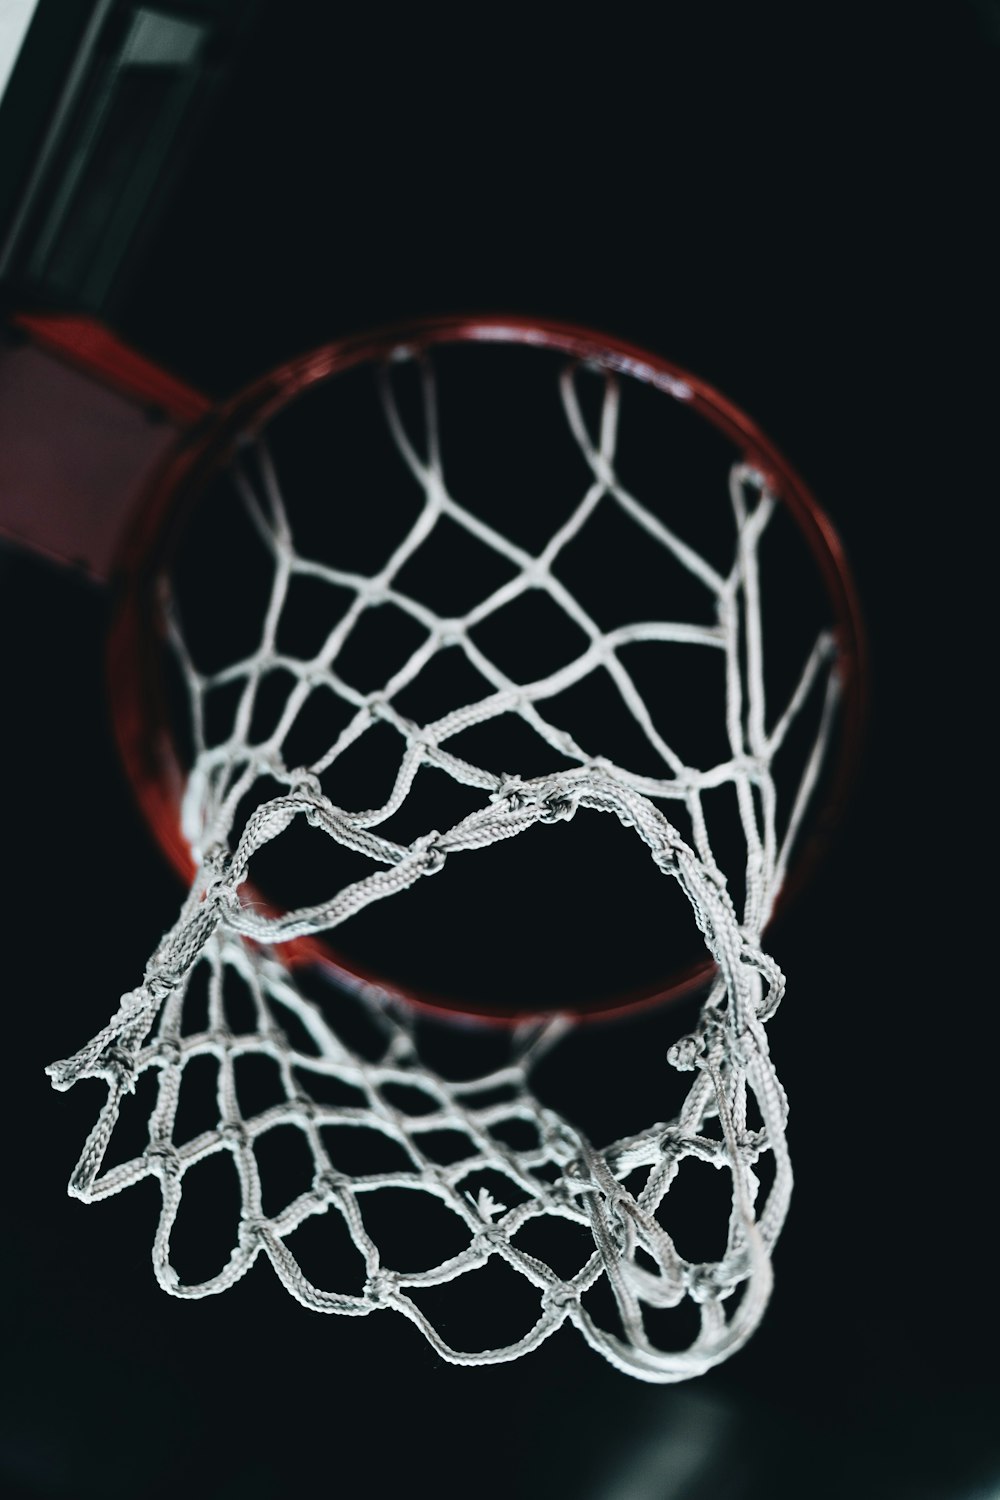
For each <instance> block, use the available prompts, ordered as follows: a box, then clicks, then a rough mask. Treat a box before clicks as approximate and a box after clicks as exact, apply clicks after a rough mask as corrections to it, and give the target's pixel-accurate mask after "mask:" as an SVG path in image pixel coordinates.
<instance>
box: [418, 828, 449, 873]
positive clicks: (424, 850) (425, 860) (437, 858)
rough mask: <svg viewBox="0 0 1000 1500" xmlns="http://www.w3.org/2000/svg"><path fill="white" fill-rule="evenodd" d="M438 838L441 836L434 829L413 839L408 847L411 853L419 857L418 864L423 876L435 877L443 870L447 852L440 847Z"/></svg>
mask: <svg viewBox="0 0 1000 1500" xmlns="http://www.w3.org/2000/svg"><path fill="white" fill-rule="evenodd" d="M440 838H441V835H440V833H439V832H438V830H437V829H436V828H435V829H432V830H431V832H430V833H425V834H423V835H422V837H421V838H419V839H415V840H414V842H413V843H412V844H411V845H410V850H411V852H412V853H413V854H419V855H420V856H421V860H420V863H421V865H422V867H423V870H422V873H423V874H424V875H436V874H437V873H438V871H439V870H441V869H443V868H444V862H445V860H446V859H447V857H448V851H447V849H443V848H442V847H441V843H440Z"/></svg>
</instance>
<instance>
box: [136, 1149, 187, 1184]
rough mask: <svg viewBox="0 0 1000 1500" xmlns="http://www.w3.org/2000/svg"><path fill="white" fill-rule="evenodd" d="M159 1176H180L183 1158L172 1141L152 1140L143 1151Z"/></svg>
mask: <svg viewBox="0 0 1000 1500" xmlns="http://www.w3.org/2000/svg"><path fill="white" fill-rule="evenodd" d="M143 1154H144V1156H145V1158H146V1160H147V1161H148V1162H149V1163H150V1165H151V1166H152V1168H153V1170H154V1171H155V1172H156V1174H157V1176H158V1177H164V1178H166V1177H179V1176H180V1175H181V1159H180V1156H179V1155H178V1152H177V1147H176V1146H174V1145H173V1144H172V1143H171V1142H170V1141H150V1143H149V1145H148V1146H147V1147H146V1150H145V1152H144V1153H143Z"/></svg>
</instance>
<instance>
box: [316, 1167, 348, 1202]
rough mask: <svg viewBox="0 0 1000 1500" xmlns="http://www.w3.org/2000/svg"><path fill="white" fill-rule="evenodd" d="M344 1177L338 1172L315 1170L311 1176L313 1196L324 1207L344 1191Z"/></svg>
mask: <svg viewBox="0 0 1000 1500" xmlns="http://www.w3.org/2000/svg"><path fill="white" fill-rule="evenodd" d="M344 1186H345V1179H344V1178H343V1177H341V1176H340V1174H339V1173H338V1172H317V1173H316V1176H315V1177H314V1178H313V1197H314V1198H315V1199H316V1201H317V1203H319V1204H321V1205H322V1207H323V1208H326V1207H327V1205H328V1204H330V1203H333V1202H334V1200H335V1199H337V1198H339V1197H340V1196H341V1194H342V1193H343V1191H344Z"/></svg>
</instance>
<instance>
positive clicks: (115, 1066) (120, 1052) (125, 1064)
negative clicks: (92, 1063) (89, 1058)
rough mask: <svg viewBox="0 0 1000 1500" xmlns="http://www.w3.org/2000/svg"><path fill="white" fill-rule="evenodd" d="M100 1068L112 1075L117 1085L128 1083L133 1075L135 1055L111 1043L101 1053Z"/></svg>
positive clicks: (126, 1048)
mask: <svg viewBox="0 0 1000 1500" xmlns="http://www.w3.org/2000/svg"><path fill="white" fill-rule="evenodd" d="M100 1066H101V1067H102V1068H103V1069H104V1071H105V1072H107V1073H111V1074H113V1075H114V1077H115V1078H116V1079H117V1080H118V1082H119V1083H130V1082H131V1080H132V1078H133V1077H134V1075H135V1053H134V1052H131V1051H130V1050H129V1049H128V1047H123V1046H122V1045H121V1044H120V1043H113V1044H112V1045H111V1046H110V1047H105V1049H104V1051H103V1052H102V1053H101V1059H100Z"/></svg>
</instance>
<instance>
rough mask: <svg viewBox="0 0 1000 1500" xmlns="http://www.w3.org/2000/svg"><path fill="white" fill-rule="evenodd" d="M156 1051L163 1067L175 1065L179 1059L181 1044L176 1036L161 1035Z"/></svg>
mask: <svg viewBox="0 0 1000 1500" xmlns="http://www.w3.org/2000/svg"><path fill="white" fill-rule="evenodd" d="M157 1053H158V1055H159V1059H160V1062H161V1063H162V1065H163V1066H164V1067H165V1068H173V1067H176V1066H177V1064H178V1063H179V1062H180V1060H181V1044H180V1042H179V1041H178V1040H177V1038H176V1037H172V1036H165V1037H161V1038H160V1043H159V1046H158V1047H157Z"/></svg>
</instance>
